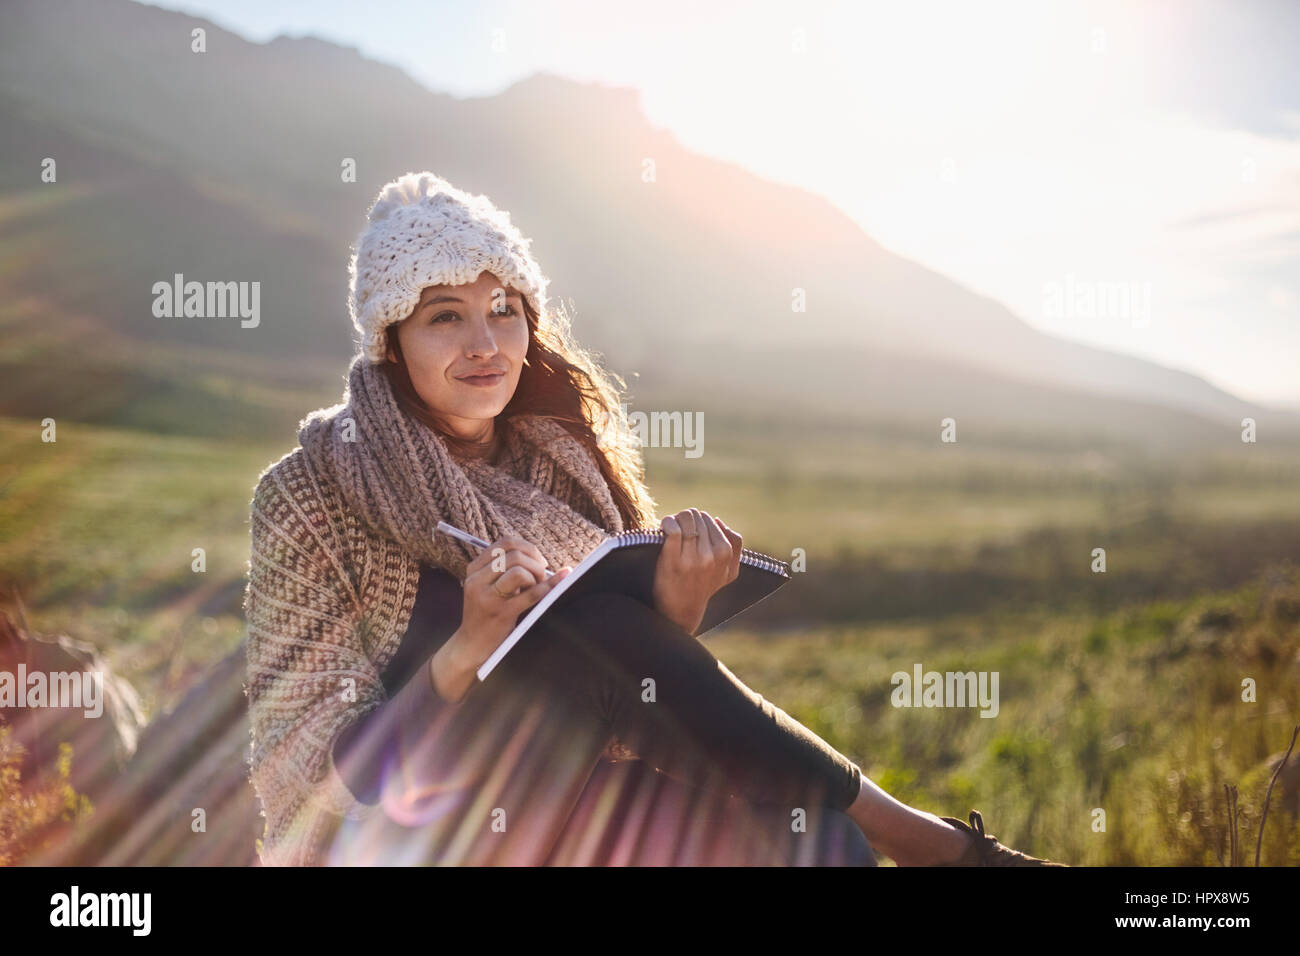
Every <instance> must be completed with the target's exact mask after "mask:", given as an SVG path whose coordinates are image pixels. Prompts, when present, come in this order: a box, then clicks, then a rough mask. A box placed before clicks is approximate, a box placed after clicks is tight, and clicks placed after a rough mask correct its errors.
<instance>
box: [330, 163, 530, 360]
mask: <svg viewBox="0 0 1300 956" xmlns="http://www.w3.org/2000/svg"><path fill="white" fill-rule="evenodd" d="M368 218H369V222H368V223H367V225H366V228H365V229H364V230H362V232H361V235H360V236H359V237H358V239H357V242H356V248H355V252H354V254H353V256H352V261H351V263H350V264H349V266H348V275H349V278H350V284H349V289H348V311H349V312H350V313H351V314H352V324H353V325H355V326H356V328H357V331H358V332H360V333H361V348H362V350H363V351H364V352H365V353H366V356H367V357H368V358H369V359H370V361H372V362H382V361H384V359H385V357H386V355H387V353H388V345H387V339H386V337H385V331H384V330H385V329H387V328H388V326H390V325H392V324H393V323H394V322H400V321H402V320H403V319H405V318H406V317H407V316H408V315H410V314H411V311H412V310H413V309H414V308H415V306H416V304H417V303H418V302H419V301H420V293H421V292H422V291H423V290H424V289H425V288H426V287H428V286H431V285H461V284H464V283H468V282H473V281H475V280H476V279H477V278H478V277H479V274H480V273H482V272H484V271H485V270H486V271H488V272H491V273H492V274H493V275H495V276H496V277H497V278H498V279H500V280H501V282H502V283H503V284H504V285H506V286H508V287H510V288H512V289H516V290H518V291H519V292H520V293H521V294H522V295H524V296H525V297H526V298H527V299H528V302H529V304H530V305H531V306H532V307H533V309H534V310H535V311H536V312H537V315H538V316H539V317H542V316H545V314H546V311H545V310H546V286H547V284H548V282H549V280H548V279H547V278H546V277H545V276H544V275H542V270H541V268H540V267H539V266H538V265H537V262H536V261H535V260H534V259H533V257H532V254H531V253H530V252H529V246H530V245H531V244H532V240H531V239H525V238H524V237H523V235H521V234H520V232H519V230H518V229H517V228H516V227H515V226H514V224H513V223H511V221H510V214H509V213H508V212H504V211H502V210H500V209H498V208H497V207H496V206H494V205H493V204H492V201H491V200H489V199H488V198H487V197H486V196H482V195H471V194H469V193H466V192H464V191H462V190H460V189H457V188H456V187H455V186H453V185H451V184H450V183H449V182H447V181H446V180H445V179H443V178H442V177H441V176H438V175H436V174H435V173H431V172H427V171H426V172H422V173H407V174H405V175H404V176H400V177H398V178H397V179H394V180H393V181H392V182H390V183H388V185H386V186H384V188H383V189H381V190H380V191H379V196H378V198H377V199H376V200H375V202H374V205H372V206H371V207H370V213H369V217H368Z"/></svg>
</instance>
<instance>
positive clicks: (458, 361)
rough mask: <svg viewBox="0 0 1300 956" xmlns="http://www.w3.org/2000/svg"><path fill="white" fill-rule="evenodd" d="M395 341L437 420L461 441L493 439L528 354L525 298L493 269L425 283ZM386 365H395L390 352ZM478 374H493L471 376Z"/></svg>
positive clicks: (417, 387) (416, 389)
mask: <svg viewBox="0 0 1300 956" xmlns="http://www.w3.org/2000/svg"><path fill="white" fill-rule="evenodd" d="M397 338H398V341H399V342H400V343H401V346H402V354H403V356H404V357H405V358H406V368H407V371H408V372H409V373H410V376H411V383H412V384H413V385H414V386H415V391H416V392H417V393H418V394H419V396H420V398H421V399H423V400H424V403H425V404H426V405H428V406H429V409H430V411H431V412H432V413H433V416H434V418H436V419H437V420H438V421H439V422H440V424H442V425H443V427H444V428H446V429H447V430H448V431H449V432H451V433H452V434H454V435H457V436H459V437H461V438H467V439H471V440H475V441H484V440H486V439H487V438H488V437H490V436H491V435H492V420H493V419H494V418H495V417H496V416H497V415H498V414H500V413H501V410H502V409H503V408H505V407H506V404H507V403H508V402H509V401H510V398H511V396H513V395H514V393H515V387H516V386H517V385H518V384H519V373H520V371H521V370H522V369H523V364H524V356H525V355H526V354H527V352H528V321H527V319H526V318H525V317H524V303H523V297H522V296H521V295H520V294H519V293H518V292H516V291H515V290H514V289H510V288H506V287H504V286H503V285H502V283H501V281H500V280H499V279H498V278H497V277H496V276H494V275H493V274H492V273H490V272H483V273H480V274H479V277H478V279H477V280H476V281H474V282H472V283H466V284H464V285H433V286H427V287H426V288H425V289H424V290H423V291H422V292H421V293H420V302H419V304H418V305H416V307H415V309H414V311H413V312H412V313H411V314H410V315H409V316H407V317H406V318H405V319H404V320H403V321H402V322H401V323H399V325H398V328H397ZM388 360H389V361H390V362H392V361H396V356H395V355H393V354H392V352H391V350H390V352H389V355H388ZM475 373H478V375H479V376H485V375H486V373H495V374H491V375H486V377H478V378H473V377H469V376H473V375H474V374H475Z"/></svg>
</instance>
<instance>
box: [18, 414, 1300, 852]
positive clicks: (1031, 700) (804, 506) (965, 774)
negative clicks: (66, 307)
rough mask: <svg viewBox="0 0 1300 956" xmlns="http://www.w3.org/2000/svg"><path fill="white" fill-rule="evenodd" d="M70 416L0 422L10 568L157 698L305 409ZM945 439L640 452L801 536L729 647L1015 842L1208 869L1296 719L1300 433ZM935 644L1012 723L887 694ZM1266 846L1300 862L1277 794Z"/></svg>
mask: <svg viewBox="0 0 1300 956" xmlns="http://www.w3.org/2000/svg"><path fill="white" fill-rule="evenodd" d="M306 410H307V409H306V408H303V409H302V411H303V412H305V411H306ZM57 435H58V440H57V442H55V443H45V442H42V441H41V437H40V426H39V419H36V420H33V419H29V418H8V419H0V582H3V584H4V585H5V588H6V590H9V591H11V592H13V593H16V594H17V595H18V596H19V598H20V599H21V600H22V601H23V602H24V604H25V606H26V611H27V614H28V619H29V623H30V625H31V626H32V628H33V629H34V630H36V631H38V632H43V633H59V632H63V633H68V634H71V635H73V636H75V637H78V638H82V639H85V640H89V641H91V642H92V643H94V644H95V645H97V646H98V647H99V648H100V649H101V650H103V651H104V652H106V654H107V655H108V657H109V659H110V661H111V662H112V663H113V664H114V666H115V667H117V668H118V669H119V670H120V671H121V672H122V673H123V674H124V675H125V676H127V677H128V678H129V679H130V680H132V681H133V682H134V683H135V684H136V686H137V687H138V688H139V690H140V691H141V694H142V697H143V699H144V702H145V706H146V709H147V711H148V712H150V713H157V712H158V711H159V710H160V709H162V708H166V707H167V706H169V704H170V703H171V702H172V701H174V700H175V699H176V698H177V696H178V695H179V694H180V693H181V692H183V691H184V690H185V689H186V688H187V687H188V686H190V684H191V683H192V682H193V680H194V679H195V678H196V677H197V676H198V675H199V674H200V673H201V672H202V669H203V668H204V667H205V666H206V665H208V664H210V663H211V662H212V661H214V660H216V659H217V658H219V657H220V656H221V655H223V654H224V653H226V652H227V651H229V650H230V649H232V648H233V647H235V646H236V645H237V644H238V643H239V642H240V641H241V640H242V638H243V622H242V617H241V602H242V597H243V588H244V574H245V569H246V561H247V557H248V525H247V518H248V514H247V507H248V500H249V498H250V496H251V493H252V488H253V485H254V483H255V480H256V477H257V475H258V473H259V472H260V471H261V470H262V469H263V468H264V467H265V466H266V465H268V464H270V463H271V462H273V461H274V460H275V459H277V458H278V457H280V456H281V455H282V454H284V453H285V452H287V451H289V450H290V449H292V447H293V446H294V444H295V442H294V440H293V434H292V431H291V430H289V431H287V432H286V433H285V437H284V439H283V440H279V441H273V442H267V441H261V442H257V441H250V440H248V439H246V438H244V437H240V436H231V435H222V434H220V433H219V431H218V432H217V433H214V434H211V435H210V436H209V437H193V436H185V435H177V434H159V433H158V432H157V431H149V430H143V429H138V428H119V427H113V426H111V425H106V424H79V423H77V422H75V421H66V422H64V421H60V422H59V424H58V433H57ZM927 437H932V438H933V440H926V438H922V437H920V436H902V437H900V436H899V435H898V434H897V433H896V432H890V431H889V430H888V429H883V428H882V429H880V430H872V429H871V428H870V427H865V426H864V427H863V428H861V429H858V430H855V431H853V432H852V433H849V434H846V433H845V432H842V431H835V430H818V429H809V428H800V427H798V426H797V425H784V426H772V427H770V428H768V429H767V430H758V429H752V428H748V427H744V426H742V425H741V424H740V423H739V419H737V424H736V425H735V427H729V424H728V422H727V421H726V419H725V417H724V418H723V419H722V420H718V419H717V418H715V419H714V420H713V422H711V430H710V433H709V435H708V441H707V445H706V453H705V455H704V456H703V457H701V458H698V459H686V458H685V457H684V455H683V454H682V451H681V449H671V448H654V449H648V450H647V452H646V458H647V471H648V476H649V480H650V486H651V491H652V493H653V494H654V496H655V498H656V500H657V501H658V503H659V506H660V508H659V510H660V514H665V513H671V512H672V511H676V510H678V509H680V508H683V507H687V506H691V505H694V506H697V507H702V508H705V509H706V510H709V511H711V512H713V513H715V514H718V515H720V516H721V517H723V518H724V519H725V520H726V521H727V522H728V523H729V524H730V525H731V526H732V527H734V528H736V529H738V530H740V531H741V532H742V534H744V536H745V542H746V544H747V545H748V546H750V547H754V548H757V549H759V550H763V551H767V552H768V553H771V554H774V555H777V556H779V557H783V558H785V559H787V560H789V559H790V558H791V557H792V554H793V552H794V549H796V548H802V549H803V550H804V551H805V552H806V555H807V571H806V572H804V573H803V574H802V575H797V576H796V580H795V581H793V582H792V583H791V585H790V586H789V587H787V588H786V589H784V590H783V591H782V592H781V593H780V594H778V595H776V596H774V597H773V598H772V599H770V601H768V602H764V604H763V605H760V606H759V607H758V608H755V609H754V610H753V611H752V612H750V613H749V614H747V615H746V616H745V618H743V619H741V620H739V621H738V622H736V623H734V624H733V625H731V626H729V627H727V628H725V629H723V630H722V631H720V632H716V633H715V634H713V635H710V636H708V637H707V638H706V642H707V644H708V646H709V647H710V648H711V649H712V650H713V651H714V653H716V654H717V655H718V656H719V657H720V658H721V659H723V660H724V661H725V662H726V663H727V664H728V666H730V667H731V668H732V670H733V671H735V672H736V673H737V674H738V675H739V676H740V677H741V678H742V679H744V680H746V681H747V682H749V683H750V684H751V685H752V686H753V687H754V688H755V689H757V690H758V691H759V692H761V693H763V694H764V695H765V696H768V697H769V698H770V699H772V700H773V701H775V702H776V703H777V704H778V705H780V706H782V707H784V708H785V709H786V710H788V711H789V712H790V713H792V714H794V715H795V716H796V717H798V718H799V719H800V720H802V721H803V722H804V723H806V724H807V725H808V726H809V727H811V728H813V729H814V730H816V731H817V732H818V733H820V734H822V735H823V736H825V737H826V738H827V739H828V740H830V741H831V742H832V743H833V744H835V745H836V746H837V747H839V748H840V749H841V750H843V751H844V752H845V753H847V754H849V755H850V756H852V757H853V758H854V759H855V760H858V761H859V763H860V764H861V765H862V766H863V768H864V769H865V770H867V771H868V772H869V773H870V774H871V776H872V777H873V779H875V780H876V781H878V782H879V783H880V784H881V785H882V786H885V787H886V789H888V790H889V791H890V792H892V793H894V794H896V795H897V796H899V797H900V798H901V799H904V800H907V801H910V802H914V803H916V804H917V805H919V806H922V807H924V808H926V809H929V810H932V811H934V812H937V813H944V814H949V815H957V816H964V815H965V812H966V810H967V809H969V808H970V807H976V808H978V809H980V810H981V811H982V812H983V813H984V815H985V818H986V821H988V823H989V828H990V830H991V832H994V833H995V834H996V835H997V836H998V837H999V838H1000V839H1002V840H1003V842H1008V843H1011V844H1012V845H1015V846H1017V847H1020V848H1023V849H1026V850H1030V851H1031V852H1038V853H1041V854H1046V855H1049V856H1052V857H1054V858H1060V859H1064V860H1066V861H1068V862H1072V863H1110V864H1114V863H1141V864H1172V863H1186V864H1217V863H1218V852H1219V848H1221V847H1223V846H1226V842H1225V838H1224V832H1225V831H1224V825H1225V822H1226V812H1225V810H1224V797H1223V784H1224V783H1229V784H1236V785H1238V786H1239V787H1240V794H1241V798H1240V799H1241V805H1240V808H1241V821H1240V825H1241V827H1242V832H1243V834H1244V835H1245V836H1243V844H1245V843H1249V848H1250V850H1251V853H1252V854H1253V847H1254V842H1253V841H1254V832H1255V830H1254V827H1256V826H1257V822H1258V813H1259V804H1260V801H1261V800H1262V796H1263V789H1264V786H1265V785H1266V784H1267V773H1266V772H1265V770H1264V769H1263V762H1264V760H1265V758H1267V757H1268V756H1269V755H1270V754H1274V753H1276V752H1279V751H1281V750H1282V749H1284V748H1285V746H1286V743H1287V741H1288V740H1289V737H1290V731H1291V728H1292V727H1293V726H1294V725H1295V724H1296V723H1298V722H1300V700H1298V699H1297V696H1298V688H1300V680H1298V679H1297V678H1300V667H1298V665H1300V657H1298V655H1300V581H1298V580H1297V578H1296V576H1295V565H1296V564H1297V563H1300V450H1297V449H1294V448H1287V447H1280V448H1274V447H1270V446H1268V445H1266V444H1261V445H1256V446H1251V445H1243V446H1242V447H1241V449H1236V448H1233V447H1231V446H1228V447H1225V448H1219V449H1216V450H1214V451H1213V452H1206V453H1205V454H1202V455H1189V454H1183V455H1178V456H1155V455H1151V454H1148V453H1146V452H1144V451H1143V450H1141V449H1138V448H1133V447H1125V446H1119V445H1116V446H1108V447H1106V448H1105V449H1103V450H1083V451H1080V450H1078V449H1073V450H1072V449H1068V448H1052V447H1050V443H1044V447H1043V448H1039V449H1035V448H1034V447H1032V445H1029V444H1026V443H1024V442H1016V443H1007V444H1004V445H1001V446H983V447H982V446H980V445H978V444H976V443H970V444H967V445H958V446H943V445H941V444H940V443H939V442H938V440H937V436H927ZM1097 547H1102V548H1105V549H1106V558H1107V570H1106V573H1105V574H1097V573H1094V572H1093V571H1092V570H1091V564H1092V561H1093V556H1092V549H1093V548H1097ZM195 548H203V549H204V551H205V555H206V570H205V571H204V572H202V573H196V572H195V571H194V570H192V567H191V564H192V561H193V557H192V553H193V549H195ZM918 663H919V664H921V665H923V667H924V669H925V670H938V671H950V670H951V671H963V672H965V671H998V672H999V674H1000V701H1001V702H1000V711H999V713H998V716H997V717H996V718H993V719H985V718H981V717H980V716H979V713H978V711H977V710H973V709H961V708H940V709H928V708H896V707H894V706H892V705H891V704H890V691H891V684H890V676H891V675H892V674H893V673H894V672H896V671H905V672H910V671H911V670H912V668H913V666H914V665H915V664H918ZM1248 677H1249V678H1251V679H1253V680H1254V681H1255V683H1256V687H1257V701H1256V702H1255V703H1245V702H1242V701H1241V699H1240V696H1241V682H1242V680H1243V679H1245V678H1248ZM1097 808H1100V809H1102V810H1104V811H1105V814H1106V829H1105V831H1104V832H1094V831H1093V829H1092V826H1093V813H1094V810H1096V809H1097ZM1246 837H1249V839H1246ZM1264 847H1265V851H1264V861H1265V862H1270V863H1289V864H1295V863H1297V862H1300V838H1298V837H1297V828H1296V819H1295V816H1294V814H1293V813H1292V812H1288V811H1287V810H1285V809H1283V807H1282V806H1281V805H1280V803H1279V797H1278V796H1277V795H1275V797H1274V807H1273V809H1272V810H1271V811H1270V820H1269V826H1268V832H1267V834H1266V839H1265V844H1264Z"/></svg>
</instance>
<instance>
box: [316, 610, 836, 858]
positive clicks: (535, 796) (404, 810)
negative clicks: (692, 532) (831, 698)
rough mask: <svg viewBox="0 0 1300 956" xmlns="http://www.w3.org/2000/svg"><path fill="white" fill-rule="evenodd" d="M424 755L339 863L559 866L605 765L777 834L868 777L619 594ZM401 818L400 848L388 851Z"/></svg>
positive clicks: (540, 635)
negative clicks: (747, 811)
mask: <svg viewBox="0 0 1300 956" xmlns="http://www.w3.org/2000/svg"><path fill="white" fill-rule="evenodd" d="M411 749H412V752H409V753H404V754H402V759H401V765H400V767H393V766H390V767H389V768H388V769H387V771H386V773H385V778H384V782H383V784H382V793H383V796H382V804H383V806H384V809H385V811H386V812H385V813H383V814H379V815H378V818H376V819H372V820H370V821H362V822H360V823H354V822H352V821H349V822H348V823H347V824H346V825H345V826H346V827H347V828H348V829H349V832H350V837H349V839H350V840H353V841H354V842H353V845H352V847H351V849H349V850H348V851H347V854H346V855H345V856H342V857H336V858H335V860H334V862H346V863H365V862H398V863H420V862H439V863H497V864H524V865H528V864H536V863H541V862H545V861H547V860H548V859H550V858H551V856H552V853H553V851H554V850H555V847H556V841H557V839H558V838H559V836H560V834H561V831H563V830H564V828H565V824H566V822H567V821H568V818H569V815H570V813H572V812H573V810H574V808H575V805H576V804H577V802H578V798H579V795H580V794H581V792H582V791H583V788H584V786H585V784H586V783H587V781H588V778H589V777H590V776H591V773H592V770H593V768H595V767H596V766H597V764H598V762H600V760H601V758H602V756H604V757H606V758H611V757H612V758H615V759H617V758H619V757H625V758H626V757H635V758H636V759H638V760H640V761H642V762H643V763H645V764H647V765H649V766H652V767H655V768H658V769H659V770H660V771H662V772H663V773H664V774H665V775H667V776H668V777H670V778H672V779H673V780H675V781H678V782H680V783H683V784H685V785H687V786H688V787H689V788H692V789H691V792H693V793H697V794H698V795H699V799H698V801H697V803H696V806H697V807H698V808H700V809H699V812H700V813H701V814H702V815H703V814H705V813H706V811H705V810H704V809H703V807H705V806H706V805H708V806H716V803H710V801H716V800H718V799H721V800H724V801H731V800H739V801H743V803H744V804H746V805H748V806H752V807H759V808H766V811H767V812H766V813H765V814H764V815H763V816H762V817H761V819H763V820H765V821H766V823H764V825H765V826H770V827H772V828H775V829H780V830H783V831H785V833H787V834H788V833H791V832H794V833H798V832H800V827H801V826H803V827H805V828H807V827H809V826H810V825H815V824H816V822H817V821H818V820H821V819H822V818H823V811H825V810H826V809H830V810H832V811H843V810H844V809H846V808H847V807H848V806H849V805H850V804H851V803H853V801H854V800H855V799H856V798H857V795H858V789H859V786H860V782H861V771H860V769H859V768H858V766H857V764H855V763H854V762H853V761H851V760H850V759H849V758H847V757H845V756H844V755H843V754H841V753H839V752H838V751H837V750H835V749H834V748H833V747H831V746H830V745H829V744H827V743H826V742H825V741H824V740H822V739H821V738H820V737H818V736H817V735H816V734H814V733H813V732H812V731H810V730H809V729H808V728H806V727H804V726H803V725H802V724H800V723H799V722H798V721H796V720H794V719H793V718H792V717H790V716H789V715H788V714H787V713H786V712H785V711H783V710H781V709H780V708H779V707H777V706H775V705H774V704H772V703H771V702H770V701H768V700H766V699H765V698H763V697H762V696H761V695H759V694H758V693H756V692H754V691H753V690H751V689H750V688H749V687H747V686H746V685H745V684H743V683H742V682H741V681H740V680H739V679H738V678H737V677H736V676H735V675H734V674H732V672H731V671H730V670H728V669H727V667H726V666H725V665H724V664H723V663H722V662H721V661H719V660H718V659H717V658H716V657H714V655H713V654H712V653H711V652H710V651H709V650H708V648H706V647H705V646H704V645H703V644H702V643H701V642H700V641H699V640H697V639H696V638H694V637H692V636H690V635H689V634H687V633H686V632H685V631H683V630H681V629H680V628H679V627H677V626H676V625H674V624H673V623H671V622H670V621H668V620H667V619H666V618H664V617H663V616H662V615H660V614H659V613H657V612H656V611H654V610H653V609H651V608H649V607H647V606H646V605H645V604H643V603H641V602H639V601H637V600H635V599H632V598H629V597H625V596H623V595H618V594H610V593H597V594H589V595H584V596H582V597H579V598H577V599H574V600H573V601H572V602H571V603H569V604H568V605H567V606H565V607H563V608H561V609H559V610H557V611H553V612H551V613H549V614H548V615H547V616H546V618H545V619H544V623H543V622H539V623H538V624H537V625H535V626H534V628H533V630H531V631H530V632H529V633H528V634H527V635H526V636H525V637H524V638H523V639H522V640H521V641H520V642H519V643H518V644H516V645H515V647H514V648H512V649H511V651H510V653H509V654H507V655H506V657H505V658H504V659H503V660H502V661H501V663H500V664H499V665H498V666H497V667H496V669H495V670H493V672H492V673H491V674H489V675H488V677H487V680H485V681H483V682H481V683H479V682H478V681H477V680H476V681H475V683H474V685H473V686H472V687H471V689H470V691H469V692H468V693H467V695H466V696H465V697H464V698H463V699H462V701H461V702H460V704H459V705H457V706H451V707H447V708H445V709H444V710H443V711H442V712H441V713H440V714H439V715H438V717H437V719H436V720H434V721H433V726H430V727H429V728H427V730H426V731H425V732H424V733H423V734H422V736H421V737H420V738H419V742H418V744H416V745H412V748H411ZM692 812H693V811H692ZM385 821H386V822H385ZM392 824H397V825H399V826H400V827H401V828H402V830H401V834H400V837H399V839H400V840H401V842H402V849H401V850H399V851H397V852H396V854H394V851H393V850H392V849H389V848H385V849H382V850H381V849H380V846H381V845H382V844H384V843H386V842H388V840H389V838H391V837H393V835H394V834H393V833H392V832H391V825H392ZM384 828H388V830H389V831H390V832H388V833H386V834H385V833H381V832H380V831H381V830H383V829H384ZM367 854H369V857H370V858H369V859H367V858H366V855H367ZM381 855H385V856H387V857H388V858H387V859H383V860H380V859H379V857H380V856H381ZM394 856H396V859H394Z"/></svg>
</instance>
